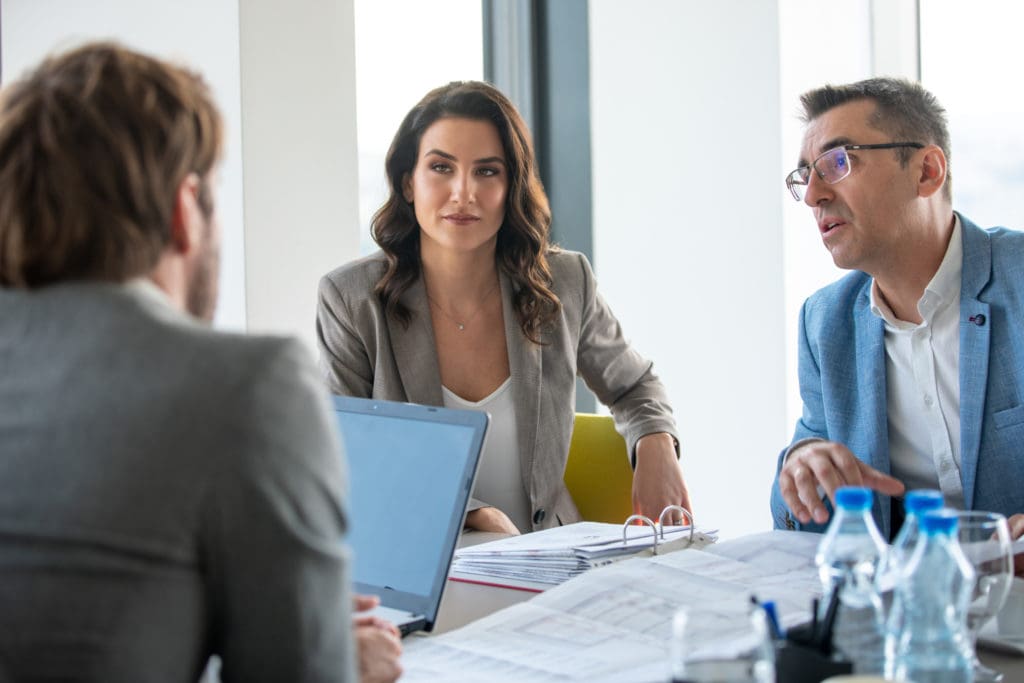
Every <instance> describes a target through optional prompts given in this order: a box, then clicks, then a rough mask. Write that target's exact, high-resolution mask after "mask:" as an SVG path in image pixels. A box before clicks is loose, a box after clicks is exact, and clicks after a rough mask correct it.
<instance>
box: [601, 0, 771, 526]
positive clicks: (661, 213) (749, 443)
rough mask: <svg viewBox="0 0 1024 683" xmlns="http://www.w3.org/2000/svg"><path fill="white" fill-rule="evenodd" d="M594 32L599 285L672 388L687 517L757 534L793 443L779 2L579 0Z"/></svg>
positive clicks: (767, 523) (766, 517)
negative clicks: (783, 452) (782, 457)
mask: <svg viewBox="0 0 1024 683" xmlns="http://www.w3.org/2000/svg"><path fill="white" fill-rule="evenodd" d="M590 40H591V44H590V63H591V83H590V86H591V97H592V121H591V127H592V136H593V137H592V154H593V196H594V260H595V267H596V270H597V274H598V278H599V280H600V286H601V290H602V292H603V294H604V295H605V297H606V298H607V299H608V300H609V302H610V304H611V305H612V307H613V310H614V311H615V312H616V314H617V315H618V316H619V318H620V319H621V321H622V324H623V327H624V328H625V330H626V332H627V334H628V335H629V336H630V337H631V338H632V340H633V342H634V343H635V345H636V347H637V348H638V349H639V350H640V352H641V353H643V354H645V355H646V356H648V357H649V358H651V359H653V360H654V362H655V368H656V370H657V371H658V373H659V374H660V376H661V377H662V379H663V381H664V382H665V384H666V385H667V387H668V390H669V393H670V396H671V399H672V403H673V406H674V408H675V410H676V415H677V418H678V420H679V424H680V429H681V431H682V440H681V441H682V450H683V456H682V463H683V469H684V473H685V475H686V478H687V481H688V483H689V485H690V489H691V493H692V497H693V504H694V507H695V514H696V517H697V520H698V523H700V522H702V521H703V522H704V523H705V524H708V525H713V526H718V527H720V528H721V529H722V532H723V535H725V536H735V535H739V534H742V533H747V532H752V531H758V530H764V529H768V528H770V527H771V516H770V514H769V508H768V498H769V486H770V483H771V481H772V477H773V476H774V469H775V459H776V455H777V453H778V451H779V449H780V448H781V447H782V446H784V445H785V443H786V441H787V439H788V428H787V427H786V425H785V385H786V377H785V372H786V368H785V348H784V339H785V331H784V328H785V324H786V320H785V318H784V292H783V271H782V252H783V246H782V205H781V202H782V201H783V198H784V197H783V193H782V191H781V190H780V187H781V178H779V167H780V164H781V147H780V136H779V126H780V120H779V112H780V102H779V27H778V9H777V3H776V2H768V1H764V0H719V1H718V2H707V3H697V2H676V1H675V0H650V1H648V2H642V3H639V2H630V3H623V2H618V1H617V0H591V3H590ZM776 178H778V182H771V181H770V180H768V181H766V179H776Z"/></svg>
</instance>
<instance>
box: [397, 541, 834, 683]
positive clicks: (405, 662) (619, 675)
mask: <svg viewBox="0 0 1024 683" xmlns="http://www.w3.org/2000/svg"><path fill="white" fill-rule="evenodd" d="M620 533H621V532H620ZM620 538H621V537H620ZM820 541H821V536H820V535H819V534H811V533H806V532H800V531H771V532H767V533H763V534H756V535H754V536H749V537H745V538H742V539H736V540H733V541H725V542H723V543H715V544H714V545H709V546H707V547H706V548H704V549H703V550H683V551H681V552H670V553H666V554H659V555H658V556H656V557H645V558H638V559H629V560H626V561H624V562H616V563H613V564H612V565H610V566H607V567H602V568H600V569H597V570H595V571H592V572H585V573H584V574H583V575H581V576H578V577H576V578H575V579H573V580H572V581H567V582H566V583H564V584H562V585H560V586H557V587H554V588H551V589H550V590H547V591H544V592H543V593H541V594H540V595H538V596H536V597H534V598H533V599H531V600H527V601H525V602H520V603H518V604H516V605H514V606H512V607H509V608H506V609H504V610H501V611H499V612H495V613H494V614H492V615H490V616H488V617H484V618H483V619H480V620H479V621H475V622H473V623H472V624H469V625H468V626H465V627H463V628H461V629H459V630H456V631H450V632H448V633H445V634H442V635H439V636H435V637H431V638H410V639H407V640H406V641H404V642H403V644H402V647H403V650H404V652H403V654H402V667H403V668H404V669H405V674H404V675H403V677H402V683H421V682H423V683H427V682H429V683H503V682H505V681H530V682H531V683H575V682H579V683H612V682H614V683H649V682H650V681H667V680H669V678H670V670H669V641H670V638H671V634H672V615H673V614H674V613H675V611H676V610H677V609H678V608H679V607H681V606H684V605H686V606H701V607H705V608H714V607H715V606H726V605H728V604H737V603H739V604H749V601H750V597H751V595H756V596H757V597H758V598H761V599H762V600H772V601H774V602H775V604H776V607H777V609H778V614H779V620H780V622H781V624H782V626H783V628H789V627H791V626H793V625H795V624H798V623H801V622H803V621H805V620H807V619H808V618H810V607H811V598H812V597H815V596H817V595H819V594H820V592H821V584H820V582H819V580H818V572H817V569H816V567H815V564H814V552H815V549H816V548H817V547H818V543H819V542H820ZM724 614H726V612H723V615H724ZM705 626H706V633H705V639H706V641H707V642H709V643H719V644H721V648H722V651H728V648H729V647H730V644H731V643H732V642H734V638H736V637H737V636H738V635H739V634H740V633H741V632H742V628H743V626H742V624H736V623H735V622H734V621H730V620H727V619H722V620H715V621H710V622H708V623H707V624H705ZM737 627H738V629H737Z"/></svg>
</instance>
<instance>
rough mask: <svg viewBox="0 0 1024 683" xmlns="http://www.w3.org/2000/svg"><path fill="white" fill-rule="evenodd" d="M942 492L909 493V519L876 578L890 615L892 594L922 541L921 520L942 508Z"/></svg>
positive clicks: (906, 506) (906, 502) (905, 505)
mask: <svg viewBox="0 0 1024 683" xmlns="http://www.w3.org/2000/svg"><path fill="white" fill-rule="evenodd" d="M942 504H943V501H942V492H941V491H936V490H934V489H917V490H914V491H910V492H908V493H907V496H906V498H904V500H903V510H904V512H905V513H906V516H905V517H904V519H903V526H902V527H900V532H899V533H898V534H896V538H895V539H894V540H893V542H892V547H891V548H890V549H889V552H888V553H887V554H886V556H885V558H884V559H883V560H882V564H881V565H880V566H879V568H878V574H877V576H876V577H875V587H876V589H877V590H878V593H879V595H880V596H881V597H882V605H883V607H884V608H885V610H886V612H887V613H888V610H889V607H890V606H891V605H892V593H893V589H895V587H896V582H897V581H898V579H899V575H900V573H901V572H902V571H903V569H904V567H905V566H906V564H907V561H908V560H909V559H910V556H911V554H912V553H913V551H914V546H916V545H917V541H918V539H919V538H920V537H921V516H922V515H924V514H925V513H926V512H931V511H932V510H939V509H941V508H942Z"/></svg>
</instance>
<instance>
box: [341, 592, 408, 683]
mask: <svg viewBox="0 0 1024 683" xmlns="http://www.w3.org/2000/svg"><path fill="white" fill-rule="evenodd" d="M352 603H353V605H352V606H353V611H355V612H357V614H356V615H355V616H354V617H353V618H352V628H353V632H354V634H355V641H356V651H357V652H358V653H359V680H360V681H362V682H363V683H394V681H396V680H398V677H399V676H401V675H402V665H401V663H400V662H399V659H400V658H401V656H402V643H401V641H400V638H401V634H400V633H399V632H398V629H397V628H395V625H394V624H392V623H391V622H389V621H387V620H386V619H381V618H380V617H371V616H369V615H359V614H358V612H365V611H366V610H371V609H373V608H374V607H376V606H377V605H379V604H380V598H378V597H377V596H376V595H355V596H353V598H352Z"/></svg>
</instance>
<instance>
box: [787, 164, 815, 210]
mask: <svg viewBox="0 0 1024 683" xmlns="http://www.w3.org/2000/svg"><path fill="white" fill-rule="evenodd" d="M810 172H811V169H809V168H807V167H806V166H804V167H802V168H798V169H796V170H795V171H793V172H792V173H790V174H789V175H788V176H786V187H787V188H789V192H790V194H792V195H793V199H795V200H797V201H798V202H799V201H802V200H803V198H804V193H805V192H806V191H807V178H808V176H809V175H810Z"/></svg>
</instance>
